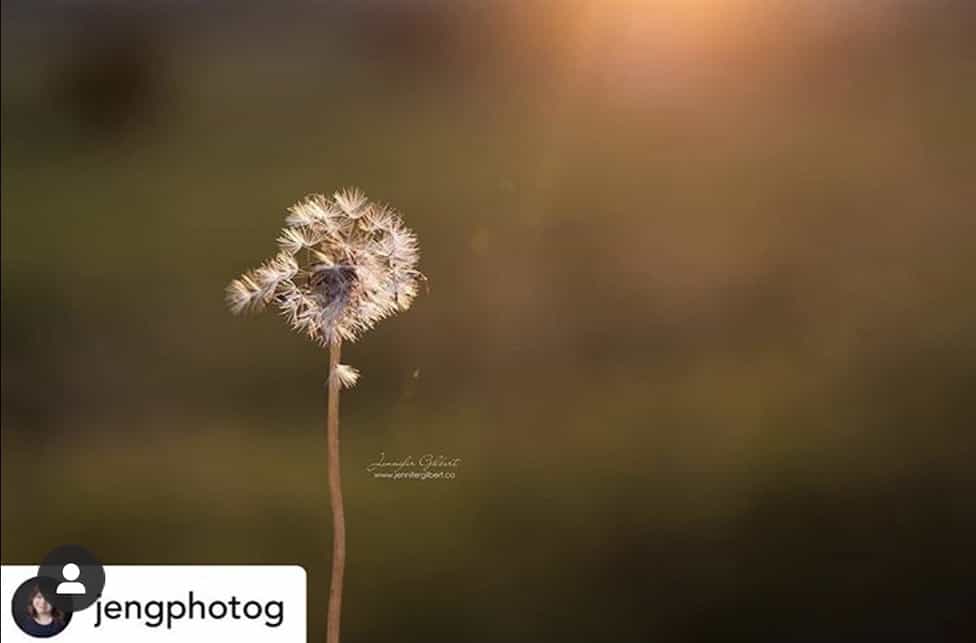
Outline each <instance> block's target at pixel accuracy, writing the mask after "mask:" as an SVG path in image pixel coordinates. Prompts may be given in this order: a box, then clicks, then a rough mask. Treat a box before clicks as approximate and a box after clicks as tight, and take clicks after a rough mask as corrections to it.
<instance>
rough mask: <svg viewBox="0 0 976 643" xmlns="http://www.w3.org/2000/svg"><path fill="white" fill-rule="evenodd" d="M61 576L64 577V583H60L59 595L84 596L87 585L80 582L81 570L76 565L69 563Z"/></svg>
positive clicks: (62, 570)
mask: <svg viewBox="0 0 976 643" xmlns="http://www.w3.org/2000/svg"><path fill="white" fill-rule="evenodd" d="M61 575H62V576H64V582H63V583H58V589H57V590H56V591H57V593H58V594H84V593H85V591H86V590H85V584H84V583H82V582H79V581H78V577H79V576H80V575H81V569H80V568H79V567H78V566H77V565H75V564H74V563H68V564H67V565H65V566H64V567H63V568H62V569H61Z"/></svg>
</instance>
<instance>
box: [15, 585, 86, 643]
mask: <svg viewBox="0 0 976 643" xmlns="http://www.w3.org/2000/svg"><path fill="white" fill-rule="evenodd" d="M54 582H55V581H53V580H52V579H50V578H46V577H43V576H35V577H34V578H30V579H28V580H26V581H24V582H23V583H21V584H20V587H18V588H17V591H16V592H14V598H13V601H11V603H10V610H11V612H12V613H13V617H14V623H16V624H17V627H19V628H20V629H21V630H22V631H23V632H24V633H25V634H29V635H30V636H33V637H35V638H39V639H46V638H49V637H52V636H56V635H58V634H60V633H61V632H63V631H64V628H66V627H68V623H70V622H71V612H64V611H62V610H61V609H59V608H58V607H55V606H54V605H51V604H50V603H49V602H48V600H47V599H46V598H44V594H45V593H49V592H48V590H49V586H50V585H51V584H52V583H54Z"/></svg>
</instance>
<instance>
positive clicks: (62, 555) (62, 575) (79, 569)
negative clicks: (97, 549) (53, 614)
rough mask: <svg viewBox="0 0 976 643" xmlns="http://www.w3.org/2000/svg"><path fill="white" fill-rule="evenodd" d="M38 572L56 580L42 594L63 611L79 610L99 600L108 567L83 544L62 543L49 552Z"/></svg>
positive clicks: (48, 584)
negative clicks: (82, 545)
mask: <svg viewBox="0 0 976 643" xmlns="http://www.w3.org/2000/svg"><path fill="white" fill-rule="evenodd" d="M37 575H38V576H41V577H43V578H48V579H53V581H54V582H52V583H45V584H42V585H41V593H42V594H43V595H44V598H46V599H47V600H48V602H49V603H51V605H54V606H55V607H57V608H58V609H59V610H61V611H62V612H66V613H71V612H79V611H81V610H83V609H85V608H87V607H89V606H91V604H92V603H94V602H95V601H96V600H98V597H99V596H101V595H102V588H104V587H105V568H104V567H102V564H101V563H100V562H99V561H98V559H96V558H95V556H93V555H92V553H91V552H90V551H88V550H87V549H85V548H84V547H81V546H80V545H62V546H61V547H58V548H57V549H54V550H51V551H50V552H48V554H47V556H45V557H44V560H43V561H41V566H40V567H39V568H38V570H37Z"/></svg>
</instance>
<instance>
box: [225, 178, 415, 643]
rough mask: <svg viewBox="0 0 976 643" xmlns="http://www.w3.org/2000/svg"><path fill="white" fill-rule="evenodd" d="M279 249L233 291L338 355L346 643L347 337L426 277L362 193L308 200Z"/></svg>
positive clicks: (239, 305) (387, 215) (336, 576)
mask: <svg viewBox="0 0 976 643" xmlns="http://www.w3.org/2000/svg"><path fill="white" fill-rule="evenodd" d="M277 243H278V248H279V251H278V253H277V254H276V255H274V256H273V257H272V258H271V259H269V260H267V261H265V262H264V263H263V264H262V265H260V266H259V267H257V268H255V269H254V270H251V271H249V272H246V273H244V274H243V275H241V276H240V277H239V278H237V279H235V280H234V281H232V282H231V283H230V284H229V285H228V286H227V289H226V293H225V296H226V302H227V306H228V308H230V310H231V312H232V313H234V314H235V315H239V314H242V313H249V312H257V311H260V310H264V309H265V308H266V307H268V306H269V305H271V304H274V305H275V306H277V308H278V311H279V313H280V314H281V316H282V318H283V319H284V320H285V321H286V322H287V323H288V325H289V326H291V327H292V329H294V330H295V331H297V332H299V333H301V334H302V335H304V336H305V337H307V338H308V339H310V340H312V341H313V342H315V343H316V344H318V345H319V346H321V347H323V348H328V349H329V375H328V378H327V388H328V402H327V410H326V435H327V450H328V464H329V501H330V504H331V506H332V526H333V544H332V585H331V587H330V590H329V611H328V621H327V626H326V641H327V643H338V641H339V618H340V613H341V608H342V584H343V575H344V572H345V558H346V531H345V517H344V511H343V502H342V486H341V477H340V472H339V390H340V388H351V387H352V386H355V384H356V382H357V381H358V379H359V371H358V370H356V369H355V368H353V367H351V366H349V365H347V364H340V363H339V360H340V353H341V348H342V342H343V341H350V342H352V341H356V340H357V339H359V338H360V337H362V335H363V334H364V333H365V332H366V331H368V330H370V329H371V328H373V326H375V325H376V323H377V322H379V321H380V320H382V319H385V318H387V317H390V316H392V315H394V314H396V313H398V312H400V311H402V310H407V309H408V308H410V304H411V303H412V302H413V300H414V298H415V297H416V296H417V292H418V285H419V282H420V280H421V279H425V277H424V276H423V275H422V274H421V273H420V272H419V271H418V270H417V267H416V266H417V261H418V260H419V258H420V253H419V248H418V245H417V237H416V236H415V235H414V233H413V232H412V231H411V230H409V229H408V228H406V227H405V226H404V225H403V221H402V220H401V219H400V216H399V214H397V212H396V211H394V210H393V209H391V208H389V207H388V206H385V205H381V204H377V203H373V202H370V201H369V199H367V198H366V195H365V194H363V192H362V191H360V190H359V189H357V188H350V189H344V190H340V191H338V192H336V193H334V194H333V195H332V197H331V198H329V197H326V196H324V195H321V194H313V195H309V196H307V197H305V198H304V199H302V200H301V201H299V202H298V203H296V204H295V205H293V206H292V207H291V208H289V209H288V214H287V216H286V217H285V228H284V229H282V231H281V234H280V235H279V236H278V239H277Z"/></svg>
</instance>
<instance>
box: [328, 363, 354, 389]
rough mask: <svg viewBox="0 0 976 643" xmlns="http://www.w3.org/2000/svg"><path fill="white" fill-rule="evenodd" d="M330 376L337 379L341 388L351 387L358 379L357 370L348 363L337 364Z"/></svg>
mask: <svg viewBox="0 0 976 643" xmlns="http://www.w3.org/2000/svg"><path fill="white" fill-rule="evenodd" d="M332 377H334V378H336V379H337V380H339V384H341V385H342V388H352V387H353V386H355V385H356V382H358V381H359V371H358V370H357V369H355V368H353V367H352V366H349V365H348V364H338V365H336V368H335V370H334V371H333V372H332Z"/></svg>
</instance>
